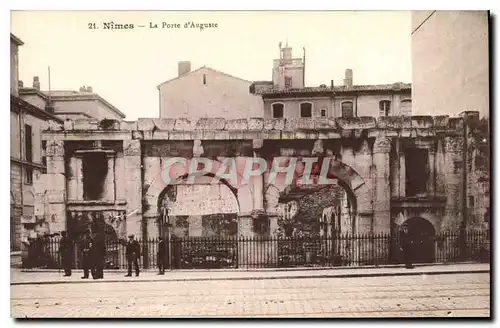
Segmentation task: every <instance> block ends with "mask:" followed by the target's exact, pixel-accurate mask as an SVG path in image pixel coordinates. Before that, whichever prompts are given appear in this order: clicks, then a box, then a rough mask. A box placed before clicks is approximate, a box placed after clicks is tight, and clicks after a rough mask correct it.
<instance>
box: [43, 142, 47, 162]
mask: <svg viewBox="0 0 500 328" xmlns="http://www.w3.org/2000/svg"><path fill="white" fill-rule="evenodd" d="M46 149H47V141H45V140H42V165H43V166H47V156H46V155H45V154H46Z"/></svg>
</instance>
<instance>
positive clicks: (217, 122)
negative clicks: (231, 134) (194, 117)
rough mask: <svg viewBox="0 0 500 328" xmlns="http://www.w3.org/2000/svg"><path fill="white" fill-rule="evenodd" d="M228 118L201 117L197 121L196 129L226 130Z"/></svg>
mask: <svg viewBox="0 0 500 328" xmlns="http://www.w3.org/2000/svg"><path fill="white" fill-rule="evenodd" d="M225 125H226V120H224V119H223V118H219V117H215V118H204V117H202V118H200V119H198V121H197V122H196V127H195V129H196V130H224V126H225Z"/></svg>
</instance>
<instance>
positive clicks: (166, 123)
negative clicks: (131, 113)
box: [153, 118, 175, 131]
mask: <svg viewBox="0 0 500 328" xmlns="http://www.w3.org/2000/svg"><path fill="white" fill-rule="evenodd" d="M153 124H154V125H155V126H156V128H157V129H159V130H163V131H172V130H173V129H174V127H175V119H173V118H154V119H153Z"/></svg>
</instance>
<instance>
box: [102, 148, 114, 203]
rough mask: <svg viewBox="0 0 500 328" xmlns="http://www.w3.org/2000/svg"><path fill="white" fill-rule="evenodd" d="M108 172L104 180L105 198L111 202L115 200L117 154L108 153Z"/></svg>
mask: <svg viewBox="0 0 500 328" xmlns="http://www.w3.org/2000/svg"><path fill="white" fill-rule="evenodd" d="M106 155H107V156H106V157H107V161H108V173H107V174H106V179H105V180H104V199H105V200H107V201H110V202H114V201H115V155H114V153H107V154H106Z"/></svg>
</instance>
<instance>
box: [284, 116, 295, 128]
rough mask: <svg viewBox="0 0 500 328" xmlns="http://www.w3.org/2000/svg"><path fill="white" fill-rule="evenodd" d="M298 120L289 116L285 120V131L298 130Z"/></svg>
mask: <svg viewBox="0 0 500 328" xmlns="http://www.w3.org/2000/svg"><path fill="white" fill-rule="evenodd" d="M297 120H298V118H296V117H291V118H287V119H286V120H285V128H284V130H285V131H295V130H297Z"/></svg>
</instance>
